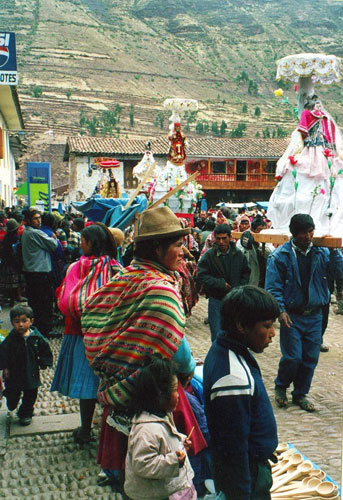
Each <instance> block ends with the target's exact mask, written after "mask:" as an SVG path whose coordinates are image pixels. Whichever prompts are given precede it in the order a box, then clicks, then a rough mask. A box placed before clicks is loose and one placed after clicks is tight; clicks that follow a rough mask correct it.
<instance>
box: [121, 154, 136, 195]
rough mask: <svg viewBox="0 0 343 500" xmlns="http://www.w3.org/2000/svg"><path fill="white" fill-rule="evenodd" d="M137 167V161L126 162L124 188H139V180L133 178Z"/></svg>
mask: <svg viewBox="0 0 343 500" xmlns="http://www.w3.org/2000/svg"><path fill="white" fill-rule="evenodd" d="M136 165H137V161H132V160H127V161H126V160H125V161H124V188H125V189H135V188H136V187H137V186H138V180H137V178H136V177H134V176H133V172H132V171H133V168H134V167H135V166H136Z"/></svg>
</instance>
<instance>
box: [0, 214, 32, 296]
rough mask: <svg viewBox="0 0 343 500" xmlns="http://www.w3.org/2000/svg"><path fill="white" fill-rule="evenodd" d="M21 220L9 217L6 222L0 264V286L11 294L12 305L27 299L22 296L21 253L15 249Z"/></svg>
mask: <svg viewBox="0 0 343 500" xmlns="http://www.w3.org/2000/svg"><path fill="white" fill-rule="evenodd" d="M19 227H20V224H19V222H17V221H16V220H15V219H8V220H7V222H6V234H5V237H4V241H3V247H2V252H1V266H0V288H1V289H3V291H4V292H5V294H7V295H8V296H9V299H10V305H11V306H13V305H14V303H15V302H25V301H26V300H27V299H26V298H25V297H22V290H23V286H24V278H23V275H22V269H21V264H22V263H21V262H20V258H19V255H17V254H16V253H15V251H14V248H18V245H17V244H18V242H19V236H18V229H19Z"/></svg>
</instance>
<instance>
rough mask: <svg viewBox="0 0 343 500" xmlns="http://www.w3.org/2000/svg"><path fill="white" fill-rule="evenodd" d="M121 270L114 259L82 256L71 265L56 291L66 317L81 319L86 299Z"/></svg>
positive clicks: (58, 301) (59, 304)
mask: <svg viewBox="0 0 343 500" xmlns="http://www.w3.org/2000/svg"><path fill="white" fill-rule="evenodd" d="M119 269H121V265H120V264H119V263H118V262H117V261H116V260H114V259H110V258H109V257H108V256H106V255H103V256H100V257H86V256H82V257H81V258H80V260H78V261H77V262H74V263H73V264H71V265H70V266H69V268H68V271H67V274H66V276H65V278H64V280H63V282H62V284H61V286H60V287H59V288H58V289H57V290H56V296H57V305H58V307H59V309H60V311H61V312H62V314H64V316H71V317H73V318H75V319H80V318H81V312H82V308H83V306H84V303H85V301H86V299H87V298H88V297H89V296H90V295H91V294H92V293H94V292H95V291H96V290H97V289H98V288H99V287H101V286H102V285H104V284H105V283H107V282H108V280H109V279H111V278H112V277H113V276H114V275H115V274H117V272H118V271H119Z"/></svg>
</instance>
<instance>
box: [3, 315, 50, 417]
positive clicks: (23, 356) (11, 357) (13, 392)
mask: <svg viewBox="0 0 343 500" xmlns="http://www.w3.org/2000/svg"><path fill="white" fill-rule="evenodd" d="M10 319H11V323H12V325H13V330H11V331H10V333H9V335H8V337H7V338H6V339H5V340H4V341H3V342H2V343H1V344H0V370H1V369H2V370H3V373H4V380H5V391H4V395H5V397H6V399H7V408H8V409H9V411H13V410H15V408H17V406H18V403H19V400H20V398H21V395H22V394H23V398H22V402H21V405H20V407H19V410H18V417H19V423H20V425H29V424H30V423H31V420H32V415H33V407H34V404H35V402H36V399H37V394H38V387H39V386H40V385H41V382H40V378H39V369H40V368H42V369H44V368H47V367H48V366H52V361H53V357H52V352H51V349H50V346H49V343H48V341H47V340H46V339H45V338H44V337H43V335H42V334H41V333H39V331H38V330H37V328H35V327H34V326H32V323H33V311H32V309H31V307H28V306H22V305H17V306H15V307H13V308H12V309H11V311H10Z"/></svg>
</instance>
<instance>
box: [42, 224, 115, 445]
mask: <svg viewBox="0 0 343 500" xmlns="http://www.w3.org/2000/svg"><path fill="white" fill-rule="evenodd" d="M81 249H82V253H83V255H82V256H81V258H80V260H78V261H77V262H74V263H73V264H71V265H70V266H69V268H68V270H67V274H66V276H65V278H64V280H63V282H62V284H61V286H60V287H59V288H58V289H57V291H56V296H57V304H58V307H59V309H60V311H61V312H62V314H63V315H64V316H65V331H64V338H63V343H62V347H61V352H60V356H59V358H58V362H57V366H56V370H55V375H54V379H53V381H52V386H51V391H58V392H59V393H61V394H63V395H64V396H69V397H71V398H76V399H79V400H80V416H81V427H79V428H77V429H75V430H74V432H73V437H74V440H75V442H77V443H80V444H83V443H87V442H88V441H90V440H91V426H92V419H93V414H94V409H95V404H96V396H97V389H98V384H99V379H98V377H96V376H95V375H94V373H93V372H92V370H91V369H90V368H89V365H88V361H87V360H86V357H85V349H84V344H83V336H82V331H81V322H80V319H81V311H82V307H83V305H84V302H85V300H86V299H87V298H88V297H89V296H90V295H91V294H92V293H93V292H95V291H96V290H97V288H98V287H99V286H102V285H104V284H105V283H106V282H107V281H108V280H109V279H110V278H112V276H114V275H115V274H116V273H117V272H118V271H119V269H120V267H121V266H120V264H118V262H117V261H116V260H115V259H114V256H115V254H116V244H115V241H114V239H113V236H112V234H111V233H110V232H109V231H108V228H107V227H106V226H105V225H104V224H102V223H101V222H99V223H98V222H97V223H96V224H93V225H91V226H88V227H86V228H85V229H83V230H82V232H81Z"/></svg>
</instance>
